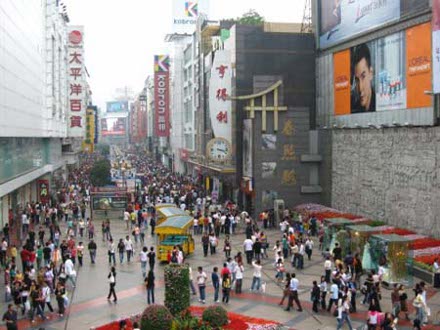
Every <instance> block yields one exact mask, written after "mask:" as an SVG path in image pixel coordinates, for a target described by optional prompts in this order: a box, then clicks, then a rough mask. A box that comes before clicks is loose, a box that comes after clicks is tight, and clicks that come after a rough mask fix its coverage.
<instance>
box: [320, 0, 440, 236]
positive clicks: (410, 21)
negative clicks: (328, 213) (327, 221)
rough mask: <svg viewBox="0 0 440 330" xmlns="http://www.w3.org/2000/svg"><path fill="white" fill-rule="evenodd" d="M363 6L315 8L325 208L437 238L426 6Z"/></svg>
mask: <svg viewBox="0 0 440 330" xmlns="http://www.w3.org/2000/svg"><path fill="white" fill-rule="evenodd" d="M335 3H339V4H340V6H338V7H337V8H335V7H334V5H335ZM369 3H371V1H364V0H359V1H344V0H343V1H340V2H330V1H321V0H319V1H315V14H316V15H315V22H316V23H317V29H316V30H317V33H316V34H317V47H318V57H317V61H316V71H317V72H316V77H317V81H316V86H317V88H316V90H317V96H316V106H317V117H316V122H317V127H319V129H320V133H319V137H320V152H321V154H322V155H323V163H322V166H321V168H320V177H321V182H322V186H323V188H324V194H323V197H324V201H325V202H326V203H327V204H331V205H332V206H333V207H335V208H338V209H340V210H342V211H348V212H353V213H356V214H360V215H363V216H366V217H370V218H373V219H378V220H384V221H386V222H388V223H391V224H393V225H398V226H404V227H408V228H413V229H415V230H418V231H420V232H425V233H427V232H428V231H429V232H430V233H432V234H435V235H437V236H440V232H439V230H438V229H435V230H434V231H432V230H431V229H432V228H436V227H435V226H433V224H434V223H435V221H438V220H439V218H440V210H439V209H438V206H437V204H438V203H437V202H436V200H437V199H438V193H439V192H438V189H437V187H438V183H439V182H438V180H437V171H438V170H437V168H436V167H437V166H436V162H437V159H438V151H437V149H436V147H435V145H436V140H437V136H438V133H439V128H438V127H437V123H438V113H439V112H438V97H437V102H436V98H435V97H433V96H432V95H431V94H432V90H433V87H432V79H433V72H434V71H433V56H432V54H433V49H432V45H431V30H432V25H431V8H430V1H428V0H418V1H414V0H400V1H398V0H395V1H386V2H385V1H384V2H377V3H376V2H373V3H372V4H373V5H372V6H368V4H369ZM330 12H333V13H334V12H336V13H337V15H330V14H329V13H330ZM366 54H367V55H366ZM421 219H422V221H420V220H421Z"/></svg>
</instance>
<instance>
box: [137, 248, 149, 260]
mask: <svg viewBox="0 0 440 330" xmlns="http://www.w3.org/2000/svg"><path fill="white" fill-rule="evenodd" d="M139 258H140V260H141V262H147V259H148V257H147V252H144V251H141V252H139Z"/></svg>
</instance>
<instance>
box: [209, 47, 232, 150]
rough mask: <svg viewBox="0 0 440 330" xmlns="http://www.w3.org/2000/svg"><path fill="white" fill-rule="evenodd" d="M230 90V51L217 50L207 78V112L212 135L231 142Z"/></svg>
mask: <svg viewBox="0 0 440 330" xmlns="http://www.w3.org/2000/svg"><path fill="white" fill-rule="evenodd" d="M231 90H232V65H231V52H230V51H228V50H217V51H216V52H215V53H214V62H213V64H212V68H211V79H210V80H209V114H210V118H211V126H212V130H213V131H214V137H216V138H224V139H225V140H227V141H228V142H229V143H230V144H232V117H231V108H232V102H231V100H230V96H231Z"/></svg>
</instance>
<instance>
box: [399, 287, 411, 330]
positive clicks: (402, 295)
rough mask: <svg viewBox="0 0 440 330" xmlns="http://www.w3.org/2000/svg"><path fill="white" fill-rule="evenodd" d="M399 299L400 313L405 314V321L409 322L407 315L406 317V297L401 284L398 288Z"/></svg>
mask: <svg viewBox="0 0 440 330" xmlns="http://www.w3.org/2000/svg"><path fill="white" fill-rule="evenodd" d="M399 299H400V311H401V312H403V313H405V318H406V320H407V321H409V315H408V303H407V300H408V295H407V294H406V292H405V287H404V285H403V284H401V285H400V286H399Z"/></svg>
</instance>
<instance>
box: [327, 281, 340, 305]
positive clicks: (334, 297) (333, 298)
mask: <svg viewBox="0 0 440 330" xmlns="http://www.w3.org/2000/svg"><path fill="white" fill-rule="evenodd" d="M338 300H339V288H338V285H337V284H336V281H335V280H333V284H332V285H331V287H330V300H329V302H328V307H327V312H330V310H331V308H332V305H333V304H335V306H337V304H338Z"/></svg>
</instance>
